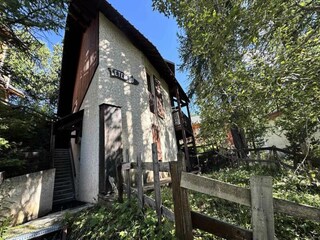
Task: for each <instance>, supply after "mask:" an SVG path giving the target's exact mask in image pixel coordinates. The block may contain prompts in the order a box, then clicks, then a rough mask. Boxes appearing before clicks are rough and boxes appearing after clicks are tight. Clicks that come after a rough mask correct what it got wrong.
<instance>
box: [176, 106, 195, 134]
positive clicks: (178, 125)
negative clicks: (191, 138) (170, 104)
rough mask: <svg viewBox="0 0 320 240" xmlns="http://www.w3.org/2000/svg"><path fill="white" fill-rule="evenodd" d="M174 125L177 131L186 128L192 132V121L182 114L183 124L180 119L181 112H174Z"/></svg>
mask: <svg viewBox="0 0 320 240" xmlns="http://www.w3.org/2000/svg"><path fill="white" fill-rule="evenodd" d="M172 116H173V123H174V127H175V129H176V130H180V129H182V127H184V128H185V129H186V130H189V131H192V126H191V120H190V118H188V117H187V116H186V115H185V114H184V113H183V112H182V123H181V121H180V117H179V110H178V109H174V110H173V111H172Z"/></svg>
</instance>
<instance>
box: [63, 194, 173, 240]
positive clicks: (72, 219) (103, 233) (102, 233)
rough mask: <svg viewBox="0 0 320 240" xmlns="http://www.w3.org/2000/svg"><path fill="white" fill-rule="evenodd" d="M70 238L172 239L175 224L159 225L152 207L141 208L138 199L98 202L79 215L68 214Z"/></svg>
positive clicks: (66, 219) (165, 222)
mask: <svg viewBox="0 0 320 240" xmlns="http://www.w3.org/2000/svg"><path fill="white" fill-rule="evenodd" d="M65 222H66V224H67V226H68V227H69V229H70V231H68V236H67V237H68V239H173V238H174V237H173V236H174V229H173V224H170V223H169V222H167V221H165V220H164V221H163V222H162V224H161V226H160V227H159V226H157V218H156V214H155V212H154V211H153V210H148V209H145V211H144V212H142V211H141V210H140V209H139V208H138V206H137V203H136V202H135V201H134V200H132V201H131V202H128V201H126V202H124V203H112V204H110V205H96V206H95V207H93V208H90V209H87V210H85V211H82V212H80V213H78V214H76V215H68V216H66V218H65Z"/></svg>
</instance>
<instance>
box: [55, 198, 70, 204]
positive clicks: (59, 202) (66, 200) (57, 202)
mask: <svg viewBox="0 0 320 240" xmlns="http://www.w3.org/2000/svg"><path fill="white" fill-rule="evenodd" d="M73 200H74V197H72V198H66V199H61V200H55V201H53V205H58V204H61V203H67V202H72V201H73Z"/></svg>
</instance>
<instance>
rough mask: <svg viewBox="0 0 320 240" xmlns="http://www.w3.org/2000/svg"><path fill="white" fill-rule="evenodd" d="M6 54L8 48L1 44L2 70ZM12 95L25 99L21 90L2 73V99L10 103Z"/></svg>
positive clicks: (0, 89) (0, 97)
mask: <svg viewBox="0 0 320 240" xmlns="http://www.w3.org/2000/svg"><path fill="white" fill-rule="evenodd" d="M6 52H7V46H6V45H4V44H1V43H0V68H2V66H3V64H4V60H5V58H6ZM10 95H15V96H18V97H21V98H23V97H25V96H24V93H23V92H22V91H21V90H19V89H17V88H15V87H13V86H12V85H11V84H10V77H8V76H4V75H2V74H1V71H0V99H1V100H3V101H5V102H8V101H9V97H10Z"/></svg>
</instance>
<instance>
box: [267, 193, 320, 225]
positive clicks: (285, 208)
mask: <svg viewBox="0 0 320 240" xmlns="http://www.w3.org/2000/svg"><path fill="white" fill-rule="evenodd" d="M273 205H274V211H275V212H280V213H285V214H288V215H290V216H293V217H297V218H303V219H308V220H313V221H317V222H320V209H319V208H315V207H311V206H307V205H303V204H299V203H294V202H291V201H287V200H283V199H278V198H274V199H273Z"/></svg>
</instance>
